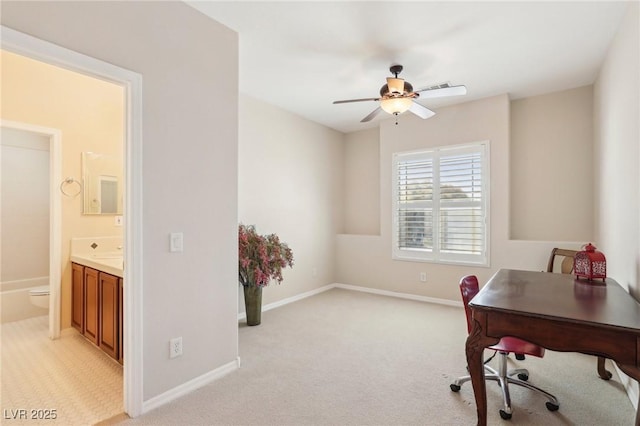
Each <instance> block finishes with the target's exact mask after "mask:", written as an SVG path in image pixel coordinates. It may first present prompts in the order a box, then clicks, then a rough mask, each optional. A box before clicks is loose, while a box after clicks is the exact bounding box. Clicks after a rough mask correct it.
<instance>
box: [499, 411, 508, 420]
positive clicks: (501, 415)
mask: <svg viewBox="0 0 640 426" xmlns="http://www.w3.org/2000/svg"><path fill="white" fill-rule="evenodd" d="M500 417H502V419H503V420H509V419H510V418H511V413H507V412H506V411H504V410H500Z"/></svg>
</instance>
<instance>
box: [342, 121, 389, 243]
mask: <svg viewBox="0 0 640 426" xmlns="http://www.w3.org/2000/svg"><path fill="white" fill-rule="evenodd" d="M379 134H380V131H379V130H378V129H377V128H373V129H367V130H361V131H359V132H352V133H348V134H347V135H345V139H344V159H343V161H344V233H345V234H364V235H380V186H379V182H380V141H379Z"/></svg>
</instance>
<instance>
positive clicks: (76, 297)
mask: <svg viewBox="0 0 640 426" xmlns="http://www.w3.org/2000/svg"><path fill="white" fill-rule="evenodd" d="M71 274H72V276H71V325H72V326H73V328H75V329H76V330H78V332H80V334H84V266H82V265H78V264H77V263H72V264H71Z"/></svg>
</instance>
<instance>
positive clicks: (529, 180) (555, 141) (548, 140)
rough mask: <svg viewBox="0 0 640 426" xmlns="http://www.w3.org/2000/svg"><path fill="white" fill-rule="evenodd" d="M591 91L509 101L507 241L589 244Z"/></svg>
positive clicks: (585, 89) (584, 89)
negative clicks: (508, 231) (508, 233)
mask: <svg viewBox="0 0 640 426" xmlns="http://www.w3.org/2000/svg"><path fill="white" fill-rule="evenodd" d="M592 146H593V87H592V86H585V87H580V88H577V89H571V90H565V91H562V92H555V93H550V94H546V95H542V96H535V97H532V98H525V99H519V100H516V101H512V102H511V142H510V150H511V151H510V152H511V156H510V164H509V167H510V179H511V190H510V200H511V214H510V219H511V238H512V239H514V240H539V241H545V240H547V241H548V240H559V241H585V242H586V241H591V240H593V150H592Z"/></svg>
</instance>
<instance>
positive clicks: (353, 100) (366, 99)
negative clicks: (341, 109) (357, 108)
mask: <svg viewBox="0 0 640 426" xmlns="http://www.w3.org/2000/svg"><path fill="white" fill-rule="evenodd" d="M379 100H380V98H363V99H347V100H344V101H333V103H334V104H346V103H349V102H364V101H379Z"/></svg>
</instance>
